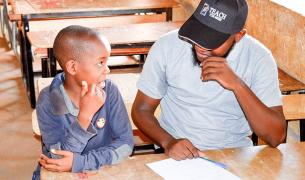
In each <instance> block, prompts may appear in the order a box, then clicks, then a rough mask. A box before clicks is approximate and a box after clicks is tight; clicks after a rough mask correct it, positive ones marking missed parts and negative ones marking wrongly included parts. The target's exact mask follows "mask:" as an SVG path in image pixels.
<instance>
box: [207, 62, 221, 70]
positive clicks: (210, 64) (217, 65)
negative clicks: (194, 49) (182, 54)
mask: <svg viewBox="0 0 305 180" xmlns="http://www.w3.org/2000/svg"><path fill="white" fill-rule="evenodd" d="M223 66H224V62H218V61H217V62H214V61H209V62H204V63H202V70H203V71H204V70H205V69H207V68H220V67H223Z"/></svg>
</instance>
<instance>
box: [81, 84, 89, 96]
mask: <svg viewBox="0 0 305 180" xmlns="http://www.w3.org/2000/svg"><path fill="white" fill-rule="evenodd" d="M87 92H88V84H87V81H82V90H81V95H82V96H85V94H86V93H87Z"/></svg>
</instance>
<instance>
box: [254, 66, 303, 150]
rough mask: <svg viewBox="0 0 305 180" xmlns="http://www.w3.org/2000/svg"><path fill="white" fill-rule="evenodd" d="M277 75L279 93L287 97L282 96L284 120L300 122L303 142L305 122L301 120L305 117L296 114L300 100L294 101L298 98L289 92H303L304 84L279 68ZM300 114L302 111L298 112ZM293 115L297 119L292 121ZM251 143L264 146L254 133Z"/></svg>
mask: <svg viewBox="0 0 305 180" xmlns="http://www.w3.org/2000/svg"><path fill="white" fill-rule="evenodd" d="M278 73H279V74H278V75H279V81H280V89H281V92H282V94H283V95H287V96H283V110H284V115H285V119H286V120H287V123H288V121H289V120H300V124H299V125H300V141H305V121H304V120H303V119H305V116H301V115H300V114H298V111H299V110H298V109H300V107H297V106H298V105H301V101H302V99H300V100H295V99H297V97H299V96H298V95H290V93H291V92H299V91H304V90H305V84H304V83H302V82H300V81H298V80H297V79H295V78H293V77H291V76H289V74H287V73H286V72H284V71H283V70H281V69H280V68H278ZM300 97H303V96H300ZM303 100H304V99H303ZM294 102H297V103H296V104H295V105H293V103H294ZM300 112H302V111H300ZM294 113H295V115H294V116H295V117H298V118H294V119H292V117H293V114H294ZM287 125H288V124H287ZM252 141H253V143H254V144H255V145H259V144H265V142H263V141H262V140H261V139H259V138H258V137H257V136H256V134H255V133H253V135H252Z"/></svg>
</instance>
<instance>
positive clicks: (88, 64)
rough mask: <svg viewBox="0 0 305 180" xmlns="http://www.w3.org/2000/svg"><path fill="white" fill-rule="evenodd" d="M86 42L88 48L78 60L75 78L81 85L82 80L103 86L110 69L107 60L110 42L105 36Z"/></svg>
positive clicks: (89, 83)
mask: <svg viewBox="0 0 305 180" xmlns="http://www.w3.org/2000/svg"><path fill="white" fill-rule="evenodd" d="M86 43H87V44H86V50H85V51H83V53H81V54H82V56H81V57H79V60H77V72H76V74H75V78H76V79H77V82H78V83H79V85H81V82H82V81H87V83H88V85H89V86H90V85H91V84H93V83H94V84H97V85H98V86H99V85H100V86H103V83H104V81H105V79H106V74H107V72H108V71H109V69H108V67H107V60H108V57H109V56H110V45H109V42H108V41H107V39H105V38H100V39H97V38H95V39H92V40H89V42H86Z"/></svg>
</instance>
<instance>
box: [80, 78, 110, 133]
mask: <svg viewBox="0 0 305 180" xmlns="http://www.w3.org/2000/svg"><path fill="white" fill-rule="evenodd" d="M105 99H106V93H105V91H104V90H103V89H101V88H100V87H97V86H96V84H92V85H91V87H90V89H88V84H87V82H86V81H83V82H82V90H81V99H80V102H79V109H80V112H79V115H78V120H79V122H80V125H81V126H82V127H83V128H84V129H87V128H88V126H89V124H90V122H91V119H92V117H93V116H94V114H95V113H96V112H97V111H98V110H99V109H100V108H101V107H102V106H103V105H104V103H105Z"/></svg>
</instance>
